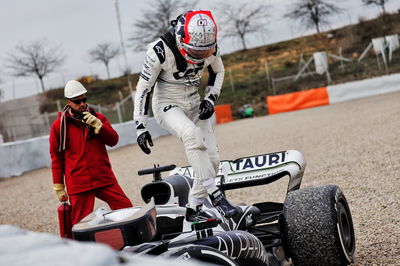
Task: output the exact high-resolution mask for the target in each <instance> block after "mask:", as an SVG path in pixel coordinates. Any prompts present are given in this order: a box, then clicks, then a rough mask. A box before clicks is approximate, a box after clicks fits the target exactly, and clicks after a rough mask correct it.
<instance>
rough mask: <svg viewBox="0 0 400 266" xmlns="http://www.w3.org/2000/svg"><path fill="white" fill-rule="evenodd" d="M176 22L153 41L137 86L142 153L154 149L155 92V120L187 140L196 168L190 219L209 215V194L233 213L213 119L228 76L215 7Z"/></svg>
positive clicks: (222, 208) (227, 212)
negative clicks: (221, 177)
mask: <svg viewBox="0 0 400 266" xmlns="http://www.w3.org/2000/svg"><path fill="white" fill-rule="evenodd" d="M171 25H172V27H171V28H170V30H169V31H168V32H167V33H165V34H164V35H163V36H161V37H160V38H159V39H158V40H156V41H155V42H153V43H150V44H149V46H148V50H147V53H146V57H145V61H144V65H143V68H142V72H141V74H140V78H139V81H138V84H137V87H136V95H135V105H134V120H135V123H136V131H137V143H138V145H139V146H140V148H141V149H142V150H143V152H145V153H146V154H149V153H150V148H149V146H153V142H152V139H151V135H150V133H149V131H148V130H147V127H146V126H147V118H148V111H149V110H148V108H149V100H150V96H151V93H152V94H153V97H152V109H153V113H154V117H155V119H156V121H157V122H158V123H159V124H160V125H161V126H162V127H163V128H165V129H166V130H168V131H169V132H170V133H171V134H173V135H174V136H176V137H178V138H179V139H180V140H181V141H182V142H183V145H184V147H185V151H186V156H187V159H188V161H189V163H190V164H191V166H192V167H193V169H194V171H195V178H194V182H193V187H192V189H191V192H190V195H189V200H188V201H189V203H188V205H187V209H186V220H187V221H190V222H191V221H199V220H204V219H208V218H210V215H209V214H207V213H206V212H204V211H203V210H202V205H203V202H204V200H205V199H206V198H207V196H209V197H210V199H211V202H212V204H213V205H214V206H215V207H216V208H217V209H218V211H219V212H220V213H221V214H222V215H224V216H225V217H228V218H229V217H232V216H234V215H235V214H236V213H237V210H236V208H235V207H234V206H232V205H231V204H230V203H229V202H228V201H227V199H226V198H225V197H224V195H223V194H222V193H221V191H220V190H219V189H218V187H217V186H216V185H215V176H216V173H217V171H218V167H219V154H218V149H217V144H216V139H215V136H214V133H213V129H212V125H211V121H210V118H211V116H212V115H213V113H214V104H215V102H216V100H217V98H218V96H219V94H220V91H221V86H222V82H223V78H224V66H223V63H222V60H221V57H220V54H219V51H218V46H217V26H216V23H215V20H214V18H213V16H212V14H211V12H210V11H205V10H189V11H187V12H185V13H183V14H182V15H180V16H178V18H177V19H176V20H174V21H172V22H171ZM205 69H207V70H208V73H209V79H208V85H207V86H206V89H205V97H204V99H203V100H201V98H200V95H199V93H198V90H199V87H200V79H201V77H202V75H203V73H204V71H205ZM153 90H154V91H153Z"/></svg>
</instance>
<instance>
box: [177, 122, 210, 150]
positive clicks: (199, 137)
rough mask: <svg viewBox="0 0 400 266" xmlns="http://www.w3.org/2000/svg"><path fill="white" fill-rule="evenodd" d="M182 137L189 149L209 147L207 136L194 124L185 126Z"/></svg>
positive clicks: (186, 147)
mask: <svg viewBox="0 0 400 266" xmlns="http://www.w3.org/2000/svg"><path fill="white" fill-rule="evenodd" d="M181 138H182V142H183V144H184V145H185V149H186V150H187V151H190V150H195V149H199V150H206V149H207V145H206V141H205V137H204V135H203V132H202V131H201V129H200V128H199V127H196V126H192V127H187V128H185V129H184V130H183V132H182V135H181Z"/></svg>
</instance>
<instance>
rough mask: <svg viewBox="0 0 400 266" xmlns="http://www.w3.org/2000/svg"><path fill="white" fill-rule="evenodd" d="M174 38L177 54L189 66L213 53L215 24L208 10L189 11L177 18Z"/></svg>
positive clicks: (215, 37)
mask: <svg viewBox="0 0 400 266" xmlns="http://www.w3.org/2000/svg"><path fill="white" fill-rule="evenodd" d="M175 38H176V44H177V47H178V50H179V52H180V53H181V54H182V56H183V57H184V58H185V59H186V61H188V62H189V63H191V64H199V63H202V62H204V60H205V59H206V58H207V57H209V56H211V55H212V54H213V53H214V52H215V46H216V45H217V24H216V23H215V20H214V18H213V16H212V14H211V11H208V10H189V11H187V12H186V13H184V14H182V15H180V16H179V17H178V18H177V22H176V25H175Z"/></svg>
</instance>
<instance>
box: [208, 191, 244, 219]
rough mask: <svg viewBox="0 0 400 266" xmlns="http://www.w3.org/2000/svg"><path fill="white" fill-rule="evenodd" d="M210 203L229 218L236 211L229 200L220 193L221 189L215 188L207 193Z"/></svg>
mask: <svg viewBox="0 0 400 266" xmlns="http://www.w3.org/2000/svg"><path fill="white" fill-rule="evenodd" d="M209 196H210V199H211V202H212V205H213V206H214V207H215V208H216V209H217V210H218V211H219V213H221V214H222V215H223V216H225V217H226V218H231V217H233V216H235V215H236V214H237V213H238V210H237V209H236V207H235V206H233V205H231V204H230V203H229V201H228V200H227V199H226V198H225V196H224V194H222V192H221V190H219V189H218V190H216V191H214V192H213V193H211V194H209Z"/></svg>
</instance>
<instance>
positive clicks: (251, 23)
mask: <svg viewBox="0 0 400 266" xmlns="http://www.w3.org/2000/svg"><path fill="white" fill-rule="evenodd" d="M217 10H218V13H219V15H220V18H219V20H220V21H221V22H220V25H221V26H220V28H221V29H222V30H221V32H222V36H224V37H232V38H239V39H240V41H241V43H242V47H243V49H244V50H246V49H247V46H246V36H247V35H249V34H252V33H255V32H261V31H265V30H266V25H267V19H266V17H267V16H268V13H267V10H268V6H267V5H265V4H258V5H257V4H256V5H255V4H251V5H249V4H248V3H246V4H243V5H240V6H236V7H235V6H233V5H232V4H231V3H230V2H229V3H228V2H221V3H219V7H218V8H217Z"/></svg>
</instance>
